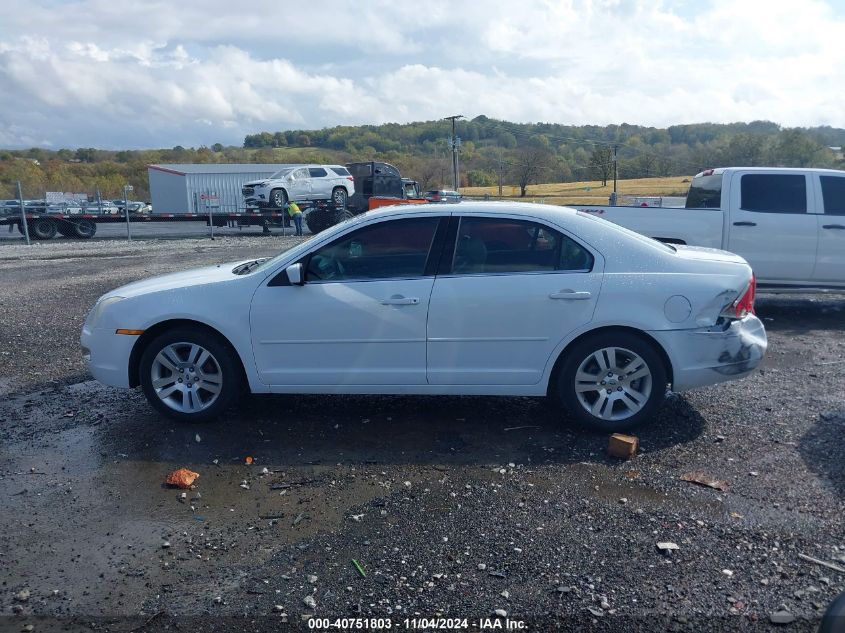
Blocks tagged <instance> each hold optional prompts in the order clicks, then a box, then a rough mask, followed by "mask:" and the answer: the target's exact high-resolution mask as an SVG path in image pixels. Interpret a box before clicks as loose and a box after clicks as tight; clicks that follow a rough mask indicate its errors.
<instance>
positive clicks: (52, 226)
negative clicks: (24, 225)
mask: <svg viewBox="0 0 845 633" xmlns="http://www.w3.org/2000/svg"><path fill="white" fill-rule="evenodd" d="M58 230H59V229H58V227H57V226H56V223H55V222H54V221H53V220H52V219H50V218H38V219H36V220H33V221H32V222H31V223H30V224H29V234H30V236H31V237H34V238H35V239H36V240H50V239H53V238H54V237H56V233H57V232H58Z"/></svg>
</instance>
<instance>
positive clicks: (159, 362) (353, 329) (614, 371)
mask: <svg viewBox="0 0 845 633" xmlns="http://www.w3.org/2000/svg"><path fill="white" fill-rule="evenodd" d="M754 292H755V281H754V275H753V274H752V271H751V268H750V267H749V266H748V264H747V263H746V261H745V260H743V259H742V258H741V257H738V256H737V255H733V254H731V253H727V252H725V251H720V250H715V249H707V248H695V247H687V246H672V245H666V244H662V243H660V242H657V241H654V240H651V239H649V238H646V237H643V236H641V235H639V234H637V233H633V232H631V231H629V230H627V229H624V228H622V227H619V226H617V225H615V224H611V223H610V222H607V221H605V220H602V219H600V218H596V217H594V216H592V215H589V214H584V213H580V212H577V211H575V210H573V209H567V208H561V207H554V206H547V205H534V204H515V203H495V202H477V203H476V202H468V203H463V204H461V205H459V206H457V207H454V206H449V207H448V208H447V207H446V206H441V205H432V206H426V207H424V208H421V207H420V206H418V205H413V206H405V207H386V208H383V209H380V210H378V211H374V212H371V213H367V214H364V215H360V216H356V217H355V218H353V219H352V220H349V221H347V222H343V223H341V224H339V225H337V226H334V227H332V228H331V229H329V230H327V231H325V232H323V233H320V234H319V236H317V237H315V238H313V239H311V240H310V241H307V242H304V243H302V244H299V245H298V246H296V247H294V248H293V249H291V250H288V251H285V252H283V253H281V254H280V255H278V256H277V257H274V258H266V259H256V260H252V261H243V262H236V263H231V264H221V265H217V266H211V267H207V268H200V269H196V270H190V271H186V272H181V273H174V274H170V275H164V276H161V277H154V278H152V279H148V280H146V281H140V282H136V283H132V284H129V285H127V286H123V287H122V288H118V289H117V290H114V291H112V292H109V293H107V294H105V295H104V296H103V297H101V298H100V299H99V300H98V301H97V303H96V305H94V307H93V309H92V310H91V312H90V314H89V315H88V318H87V319H86V322H85V325H84V327H83V330H82V346H83V352H84V354H85V357H86V359H87V363H88V367H89V369H90V371H91V373H92V374H93V376H94V377H95V378H96V379H97V380H99V381H101V382H102V383H105V384H107V385H111V386H114V387H125V388H130V387H138V386H140V387H141V389H142V390H143V392H144V394H145V395H146V397H147V399H148V400H149V402H150V404H151V405H152V406H153V407H154V408H156V409H157V410H158V411H160V412H161V413H163V414H165V415H168V416H171V417H173V418H176V419H179V420H186V421H191V420H198V421H199V420H207V419H211V418H215V417H217V416H219V415H220V414H221V413H222V412H223V411H224V410H225V409H227V408H228V407H231V406H232V405H234V403H235V401H236V399H237V398H238V396H239V395H240V394H241V393H243V392H245V391H249V392H252V393H288V394H305V393H309V394H316V393H332V394H428V395H431V394H444V395H458V394H467V395H496V396H549V397H551V398H553V399H554V400H555V401H556V402H558V403H559V404H560V405H561V406H562V407H565V408H566V409H567V410H568V411H569V412H570V415H571V416H572V417H574V418H576V419H577V420H579V421H580V422H581V423H583V424H585V425H586V426H588V427H590V428H593V429H596V430H601V431H611V432H612V431H620V430H626V429H630V428H632V427H634V426H636V425H638V424H640V423H642V422H644V421H647V420H649V419H650V418H653V417H654V415H655V413H656V411H657V409H658V408H659V407H660V405H661V403H662V401H663V399H664V397H665V394H666V388H667V387H671V388H672V389H673V390H675V391H683V390H686V389H692V388H695V387H701V386H704V385H711V384H715V383H719V382H724V381H728V380H736V379H739V378H742V377H744V376H746V375H747V374H748V373H749V372H751V371H752V370H753V369H754V368H755V367H756V366H757V364H758V363H759V362H760V360H761V358H762V357H763V354H764V353H765V350H766V333H765V330H764V328H763V325H762V323H761V322H760V320H759V319H758V318H757V317H756V316H755V315H754Z"/></svg>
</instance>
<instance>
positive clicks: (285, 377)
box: [250, 215, 440, 391]
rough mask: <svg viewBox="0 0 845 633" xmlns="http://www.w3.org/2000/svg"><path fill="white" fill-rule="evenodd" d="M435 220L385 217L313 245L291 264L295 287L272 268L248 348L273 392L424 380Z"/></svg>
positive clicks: (257, 299) (256, 300) (256, 301)
mask: <svg viewBox="0 0 845 633" xmlns="http://www.w3.org/2000/svg"><path fill="white" fill-rule="evenodd" d="M439 222H440V219H439V217H437V216H432V215H426V216H424V217H411V218H402V219H389V220H384V221H380V222H377V223H373V224H368V225H367V226H364V227H361V228H358V229H356V230H354V231H352V232H349V233H346V234H344V235H342V236H341V237H338V238H337V239H335V240H333V241H331V242H329V243H327V244H324V245H321V246H318V247H317V248H315V249H314V251H312V252H311V253H309V254H308V255H307V256H305V257H304V258H302V259H301V260H300V262H301V263H302V264H303V267H304V269H305V283H304V285H301V286H300V285H289V283H288V282H287V275H286V274H285V272H284V271H281V272H280V273H279V274H277V275H276V276H275V277H273V278H272V279H268V281H267V283H264V284H263V285H262V286H261V287H259V289H258V290H257V291H256V293H255V295H254V296H253V300H252V307H251V310H250V325H251V336H252V345H253V350H254V354H255V362H256V366H257V369H258V374H259V376H260V379H261V381H262V382H264V383H266V384H269V385H275V386H285V385H287V386H291V385H300V386H307V385H314V386H326V385H331V386H337V387H339V389H337V390H338V391H342V390H343V386H345V385H356V386H361V385H419V384H425V372H426V364H425V354H426V343H425V333H426V330H425V326H426V315H427V313H428V303H429V299H430V296H431V288H432V284H433V283H434V267H433V260H432V261H430V251H432V248H434V249H436V248H437V247H436V246H434V247H433V243H434V241H435V240H434V237H435V233H436V230H437V227H438V224H439Z"/></svg>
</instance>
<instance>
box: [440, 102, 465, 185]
mask: <svg viewBox="0 0 845 633" xmlns="http://www.w3.org/2000/svg"><path fill="white" fill-rule="evenodd" d="M463 118H464V115H463V114H454V115H452V116H447V117H443V120H444V121H452V138H451V145H452V184H453V187H452V188H453V189H454V190H455V191H458V184H459V182H460V181H459V180H458V147H459V146H460V144H461V139H459V138H458V137H456V136H455V120H456V119H463Z"/></svg>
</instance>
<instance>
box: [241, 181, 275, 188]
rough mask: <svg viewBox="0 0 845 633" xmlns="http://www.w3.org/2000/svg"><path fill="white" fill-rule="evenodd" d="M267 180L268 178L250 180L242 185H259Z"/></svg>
mask: <svg viewBox="0 0 845 633" xmlns="http://www.w3.org/2000/svg"><path fill="white" fill-rule="evenodd" d="M267 182H269V181H268V180H266V179H265V180H250V181H249V182H245V183H244V184H243V186H244V187H260V186H261V185H264V184H266V183H267Z"/></svg>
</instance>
